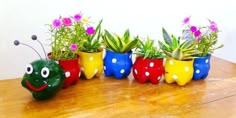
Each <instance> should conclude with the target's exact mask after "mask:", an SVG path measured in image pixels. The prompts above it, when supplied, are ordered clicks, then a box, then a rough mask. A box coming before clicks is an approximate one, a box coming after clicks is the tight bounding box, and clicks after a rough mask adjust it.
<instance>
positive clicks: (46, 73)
mask: <svg viewBox="0 0 236 118" xmlns="http://www.w3.org/2000/svg"><path fill="white" fill-rule="evenodd" d="M41 76H42V77H43V78H47V77H48V76H49V69H48V68H47V67H44V68H43V69H42V70H41Z"/></svg>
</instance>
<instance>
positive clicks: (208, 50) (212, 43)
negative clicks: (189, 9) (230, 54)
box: [183, 17, 223, 80]
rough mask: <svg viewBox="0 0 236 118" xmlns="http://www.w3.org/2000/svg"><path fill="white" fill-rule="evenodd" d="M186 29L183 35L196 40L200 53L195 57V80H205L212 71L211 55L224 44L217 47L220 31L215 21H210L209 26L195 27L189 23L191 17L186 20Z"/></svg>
mask: <svg viewBox="0 0 236 118" xmlns="http://www.w3.org/2000/svg"><path fill="white" fill-rule="evenodd" d="M184 21H185V22H184V24H185V27H186V28H185V29H184V31H183V33H184V34H185V35H186V37H187V38H189V39H190V40H196V42H197V43H196V48H197V50H198V51H199V52H200V53H198V54H197V55H194V57H195V58H194V74H193V80H199V79H205V78H206V77H207V76H208V73H209V70H210V57H211V54H212V53H213V52H214V51H215V50H216V49H219V48H222V47H223V44H221V45H217V39H218V33H219V29H218V26H217V24H216V23H215V22H214V21H211V20H209V23H210V24H209V25H208V26H195V25H191V24H190V23H189V21H190V17H186V18H185V20H184Z"/></svg>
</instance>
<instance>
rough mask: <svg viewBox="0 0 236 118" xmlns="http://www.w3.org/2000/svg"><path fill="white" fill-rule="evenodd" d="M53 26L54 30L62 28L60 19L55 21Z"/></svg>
mask: <svg viewBox="0 0 236 118" xmlns="http://www.w3.org/2000/svg"><path fill="white" fill-rule="evenodd" d="M52 26H53V27H54V28H59V27H60V26H61V22H60V20H58V19H55V20H53V22H52Z"/></svg>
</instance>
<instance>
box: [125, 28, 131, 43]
mask: <svg viewBox="0 0 236 118" xmlns="http://www.w3.org/2000/svg"><path fill="white" fill-rule="evenodd" d="M123 38H124V42H125V43H127V42H129V40H130V33H129V29H127V30H126V31H125V33H124V35H123Z"/></svg>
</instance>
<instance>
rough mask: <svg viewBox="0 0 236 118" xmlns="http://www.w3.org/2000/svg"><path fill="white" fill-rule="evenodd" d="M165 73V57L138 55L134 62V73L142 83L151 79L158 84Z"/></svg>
mask: <svg viewBox="0 0 236 118" xmlns="http://www.w3.org/2000/svg"><path fill="white" fill-rule="evenodd" d="M163 73H164V68H163V59H144V58H143V57H138V58H137V59H136V61H135V62H134V66H133V75H134V78H135V79H137V80H138V81H139V82H140V83H144V82H146V81H150V82H151V83H152V84H158V83H159V81H160V79H161V78H162V75H163Z"/></svg>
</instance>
